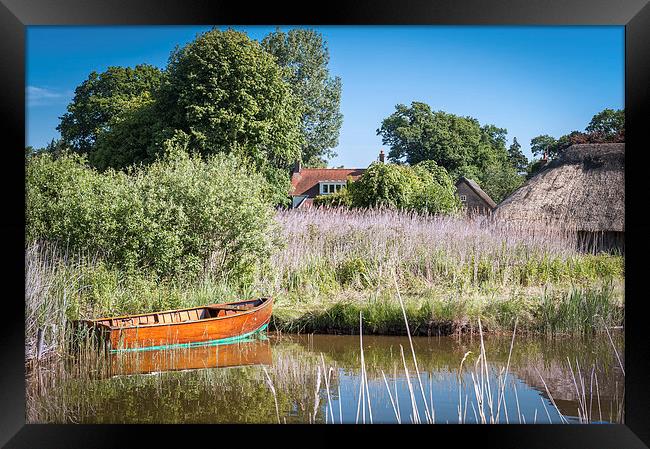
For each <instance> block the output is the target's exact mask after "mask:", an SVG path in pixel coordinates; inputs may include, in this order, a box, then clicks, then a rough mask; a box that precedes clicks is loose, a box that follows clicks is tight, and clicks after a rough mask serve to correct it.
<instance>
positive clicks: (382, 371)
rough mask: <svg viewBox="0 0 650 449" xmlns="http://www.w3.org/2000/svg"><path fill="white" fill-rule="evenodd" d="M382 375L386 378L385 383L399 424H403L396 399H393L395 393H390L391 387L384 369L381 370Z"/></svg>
mask: <svg viewBox="0 0 650 449" xmlns="http://www.w3.org/2000/svg"><path fill="white" fill-rule="evenodd" d="M381 375H382V376H383V378H384V384H385V385H386V391H388V397H389V398H390V405H392V407H393V412H394V413H395V418H396V419H397V424H402V421H401V420H400V418H399V413H398V412H397V408H396V407H395V401H393V395H392V394H391V393H390V387H389V386H388V381H387V380H386V375H385V374H384V370H381Z"/></svg>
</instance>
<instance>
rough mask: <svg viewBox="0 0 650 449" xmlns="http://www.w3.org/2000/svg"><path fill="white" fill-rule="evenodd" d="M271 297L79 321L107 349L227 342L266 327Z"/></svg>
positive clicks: (152, 347)
mask: <svg viewBox="0 0 650 449" xmlns="http://www.w3.org/2000/svg"><path fill="white" fill-rule="evenodd" d="M272 307H273V298H259V299H253V300H248V301H238V302H229V303H224V304H211V305H208V306H203V307H193V308H189V309H179V310H166V311H163V312H156V313H144V314H140V315H127V316H119V317H112V318H99V319H96V320H83V321H80V322H79V324H82V325H85V326H88V327H90V328H92V329H93V330H95V331H96V332H98V333H99V334H100V335H101V337H102V338H103V339H104V341H106V342H108V343H109V344H110V349H111V350H129V349H141V348H148V349H160V347H161V346H162V347H164V346H170V345H190V346H191V345H193V344H204V343H205V342H216V343H227V342H229V341H236V340H238V339H241V338H246V337H248V336H250V335H253V334H254V333H256V332H259V331H261V330H263V329H265V328H266V326H267V325H268V323H269V320H270V319H271V309H272Z"/></svg>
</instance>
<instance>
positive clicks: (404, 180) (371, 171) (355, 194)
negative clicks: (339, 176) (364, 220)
mask: <svg viewBox="0 0 650 449" xmlns="http://www.w3.org/2000/svg"><path fill="white" fill-rule="evenodd" d="M347 192H349V193H347ZM344 195H345V196H347V195H349V197H350V205H351V206H353V207H361V208H377V207H386V208H394V209H406V210H415V211H418V212H427V213H452V212H456V211H457V210H458V209H459V208H460V202H459V200H458V198H457V197H456V195H455V187H454V185H453V182H452V181H451V178H450V177H449V175H448V174H447V171H446V170H445V169H444V168H443V167H440V166H438V165H437V164H436V163H435V162H433V161H424V162H422V163H420V164H417V165H415V166H413V167H410V166H405V165H397V164H383V163H381V162H375V163H373V164H371V165H370V167H369V168H368V169H367V170H366V171H365V172H364V173H363V175H361V177H359V179H357V180H356V181H354V182H350V183H348V188H347V189H346V192H345V193H344Z"/></svg>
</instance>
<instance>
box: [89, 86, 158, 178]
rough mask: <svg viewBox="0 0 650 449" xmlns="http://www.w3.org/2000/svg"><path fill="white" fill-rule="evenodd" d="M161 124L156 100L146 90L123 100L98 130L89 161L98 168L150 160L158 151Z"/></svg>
mask: <svg viewBox="0 0 650 449" xmlns="http://www.w3.org/2000/svg"><path fill="white" fill-rule="evenodd" d="M160 127H161V124H160V123H159V119H158V113H157V111H156V106H155V101H154V100H153V98H152V96H151V95H150V94H149V93H146V92H145V93H143V94H142V95H141V96H139V97H137V98H134V99H132V100H131V101H130V102H129V103H128V104H125V105H124V107H123V108H122V110H121V111H119V112H118V113H117V114H115V115H114V116H113V117H112V118H111V119H110V121H109V122H108V124H107V127H106V128H105V129H104V130H103V131H100V132H99V133H98V134H97V139H96V141H95V144H94V146H93V149H92V151H91V152H90V153H89V156H88V161H89V163H90V164H91V165H92V166H93V167H96V168H98V169H99V170H106V169H107V168H114V169H118V170H123V169H126V168H127V167H129V166H131V165H133V164H141V163H143V164H149V163H151V162H153V161H154V160H155V159H156V157H158V155H159V154H160V152H161V145H160V142H161V141H163V140H164V136H161V134H160V131H161V130H160Z"/></svg>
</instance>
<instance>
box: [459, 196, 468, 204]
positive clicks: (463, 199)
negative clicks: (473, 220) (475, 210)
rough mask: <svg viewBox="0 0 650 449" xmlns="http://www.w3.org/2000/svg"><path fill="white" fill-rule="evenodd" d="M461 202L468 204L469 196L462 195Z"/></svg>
mask: <svg viewBox="0 0 650 449" xmlns="http://www.w3.org/2000/svg"><path fill="white" fill-rule="evenodd" d="M460 201H461V202H462V203H464V202H466V201H467V195H460Z"/></svg>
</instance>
